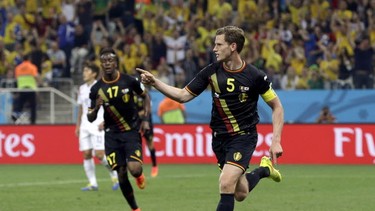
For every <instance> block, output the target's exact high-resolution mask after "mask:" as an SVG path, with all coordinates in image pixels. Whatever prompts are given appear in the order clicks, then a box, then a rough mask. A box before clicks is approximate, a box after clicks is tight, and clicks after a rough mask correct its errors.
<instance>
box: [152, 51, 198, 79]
mask: <svg viewBox="0 0 375 211" xmlns="http://www.w3.org/2000/svg"><path fill="white" fill-rule="evenodd" d="M182 69H183V70H184V71H185V72H184V75H185V84H187V83H188V82H189V81H191V80H192V79H193V78H194V77H195V75H196V74H197V73H198V72H199V68H198V57H197V56H195V55H194V52H193V50H192V49H188V50H187V51H186V57H185V59H184V60H183V61H182ZM146 70H147V69H146Z"/></svg>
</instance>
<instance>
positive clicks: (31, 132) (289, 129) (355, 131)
mask: <svg viewBox="0 0 375 211" xmlns="http://www.w3.org/2000/svg"><path fill="white" fill-rule="evenodd" d="M374 127H375V124H322V125H318V124H286V125H285V127H284V131H283V134H282V146H283V149H284V154H283V156H282V157H281V158H280V159H279V160H278V162H279V163H280V164H374V163H375V130H374ZM74 130H75V126H74V125H36V126H25V125H17V126H11V125H7V126H1V127H0V164H80V163H82V155H81V153H80V152H79V151H78V140H77V137H76V136H75V133H74ZM211 138H212V134H211V130H210V128H209V126H208V125H207V124H187V125H160V124H157V125H155V128H154V142H155V148H156V155H157V157H158V163H164V164H167V163H176V164H187V163H189V164H201V163H202V164H203V163H212V164H214V163H215V157H214V154H213V152H212V150H211ZM271 140H272V125H271V124H261V125H259V126H258V144H257V148H256V150H255V152H254V156H253V159H252V160H251V163H253V164H257V163H258V162H259V160H260V158H261V157H262V156H264V155H266V156H268V155H269V152H268V150H269V146H270V144H271ZM143 144H144V148H143V154H144V160H145V162H146V163H149V162H150V158H149V152H148V150H147V148H146V146H145V141H143Z"/></svg>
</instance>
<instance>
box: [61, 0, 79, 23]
mask: <svg viewBox="0 0 375 211" xmlns="http://www.w3.org/2000/svg"><path fill="white" fill-rule="evenodd" d="M74 1H75V0H62V2H61V10H62V11H61V12H62V14H63V15H64V16H65V18H66V21H68V22H74V19H75V16H76V7H75V5H74Z"/></svg>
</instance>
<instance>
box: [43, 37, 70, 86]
mask: <svg viewBox="0 0 375 211" xmlns="http://www.w3.org/2000/svg"><path fill="white" fill-rule="evenodd" d="M47 55H48V57H49V58H50V60H51V62H52V78H53V79H55V78H62V77H64V72H65V67H66V56H65V53H64V51H62V50H61V49H60V48H59V46H58V44H57V42H56V41H52V42H51V45H50V48H49V49H48V50H47Z"/></svg>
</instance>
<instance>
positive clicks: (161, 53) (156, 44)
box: [150, 32, 167, 68]
mask: <svg viewBox="0 0 375 211" xmlns="http://www.w3.org/2000/svg"><path fill="white" fill-rule="evenodd" d="M152 43H153V44H152V47H151V52H150V54H151V61H152V64H153V66H154V67H155V68H156V67H157V66H158V65H159V63H160V60H161V58H166V57H167V44H166V43H165V41H164V39H163V34H162V33H161V32H158V33H157V34H155V35H154V38H153V42H152Z"/></svg>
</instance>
